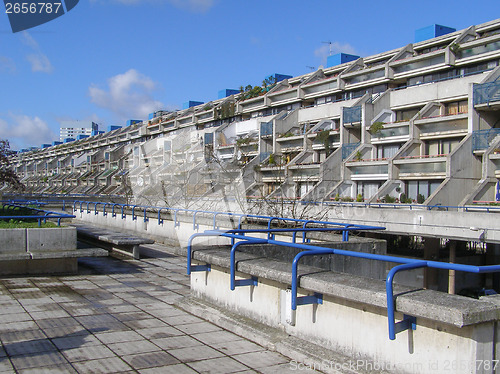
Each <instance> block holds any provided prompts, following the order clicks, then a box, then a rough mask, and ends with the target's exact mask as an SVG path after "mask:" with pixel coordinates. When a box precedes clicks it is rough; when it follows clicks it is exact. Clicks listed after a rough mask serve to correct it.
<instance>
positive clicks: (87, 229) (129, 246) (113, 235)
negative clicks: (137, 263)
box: [72, 223, 155, 260]
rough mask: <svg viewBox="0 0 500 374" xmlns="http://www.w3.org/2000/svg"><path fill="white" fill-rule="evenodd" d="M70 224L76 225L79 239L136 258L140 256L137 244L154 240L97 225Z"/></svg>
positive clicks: (151, 242)
mask: <svg viewBox="0 0 500 374" xmlns="http://www.w3.org/2000/svg"><path fill="white" fill-rule="evenodd" d="M72 226H74V227H76V231H77V237H78V239H79V240H82V241H84V242H89V243H93V244H100V245H104V247H105V248H107V249H110V250H111V251H112V252H113V251H114V252H117V253H120V254H124V255H127V256H132V257H133V258H134V259H136V260H138V259H139V258H140V247H139V246H140V245H141V244H153V243H154V242H155V241H154V240H152V239H147V238H141V237H138V236H135V235H129V234H125V233H121V232H117V231H112V230H110V229H107V228H101V227H97V226H91V225H83V224H76V223H73V224H72Z"/></svg>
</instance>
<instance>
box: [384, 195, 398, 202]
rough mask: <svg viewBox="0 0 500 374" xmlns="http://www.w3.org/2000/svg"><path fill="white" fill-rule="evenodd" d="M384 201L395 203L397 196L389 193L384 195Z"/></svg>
mask: <svg viewBox="0 0 500 374" xmlns="http://www.w3.org/2000/svg"><path fill="white" fill-rule="evenodd" d="M384 202H386V203H395V202H396V198H395V197H393V196H391V195H389V194H387V195H385V196H384Z"/></svg>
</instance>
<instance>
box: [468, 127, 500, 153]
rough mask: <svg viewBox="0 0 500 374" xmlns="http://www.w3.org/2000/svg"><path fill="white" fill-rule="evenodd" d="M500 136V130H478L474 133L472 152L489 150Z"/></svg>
mask: <svg viewBox="0 0 500 374" xmlns="http://www.w3.org/2000/svg"><path fill="white" fill-rule="evenodd" d="M498 135H500V128H493V129H487V130H476V131H474V132H473V133H472V152H474V151H479V150H483V149H488V148H489V147H490V144H491V142H492V141H493V139H495V137H496V136H498Z"/></svg>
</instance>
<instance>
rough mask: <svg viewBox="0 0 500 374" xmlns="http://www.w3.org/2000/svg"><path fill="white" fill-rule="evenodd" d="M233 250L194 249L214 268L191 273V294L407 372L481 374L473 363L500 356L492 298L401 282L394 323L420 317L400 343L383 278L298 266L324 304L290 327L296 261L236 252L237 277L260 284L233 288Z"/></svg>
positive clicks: (303, 282)
mask: <svg viewBox="0 0 500 374" xmlns="http://www.w3.org/2000/svg"><path fill="white" fill-rule="evenodd" d="M229 249H230V247H226V246H219V247H215V246H209V247H206V246H205V247H204V246H202V245H198V246H196V245H195V246H194V248H193V255H192V258H193V261H195V262H197V263H198V264H200V265H203V264H210V269H209V271H195V272H192V273H191V289H192V294H193V296H195V297H199V298H202V299H205V300H208V301H210V302H213V303H215V304H217V305H224V308H226V309H228V310H229V311H231V312H233V313H237V314H238V315H242V316H244V317H247V318H251V319H254V320H256V321H258V322H260V323H264V324H267V325H270V326H272V327H278V328H280V329H283V330H284V331H285V332H286V333H288V334H290V335H293V336H296V337H299V338H302V339H305V340H308V341H311V342H316V343H318V344H320V345H322V346H324V347H327V348H329V349H333V350H335V351H337V352H339V353H342V354H344V355H347V356H349V357H359V358H360V359H363V360H367V361H366V362H377V363H383V364H385V365H391V366H390V367H398V368H399V367H403V366H404V365H406V366H405V369H406V368H408V367H410V366H412V365H413V368H411V367H410V369H409V370H408V372H425V370H419V365H421V364H420V363H421V362H425V363H426V365H428V363H431V364H432V365H438V366H439V367H440V368H445V367H446V365H447V364H450V363H454V364H460V365H462V366H467V365H469V366H470V369H471V370H470V371H467V372H471V373H482V372H483V371H482V370H481V369H480V368H478V367H474V365H475V363H476V362H477V361H478V360H483V361H486V360H489V361H491V362H494V360H495V357H496V356H494V355H493V356H492V352H495V351H496V352H497V353H498V350H499V345H500V344H499V343H500V342H498V338H497V333H496V331H497V329H498V326H497V321H498V320H499V319H500V308H499V306H498V303H495V302H493V300H492V302H488V299H487V298H486V299H484V300H475V299H470V298H466V297H462V296H458V295H449V294H446V293H442V292H437V291H433V290H425V289H415V288H410V287H406V286H401V285H395V287H394V294H395V295H396V296H397V297H396V300H395V308H396V311H397V313H396V318H397V319H399V320H401V319H403V318H404V315H409V316H413V317H416V330H415V331H413V330H412V329H409V330H407V331H404V332H401V333H400V335H398V338H397V339H396V340H389V339H388V334H387V299H386V292H385V291H386V290H385V284H384V282H383V281H378V280H374V279H368V278H364V277H360V276H355V275H351V274H344V273H338V272H332V271H328V270H325V269H322V268H319V267H314V266H310V265H299V278H300V280H299V294H300V295H302V297H311V296H312V295H317V294H321V295H322V299H321V302H320V303H317V304H312V305H302V306H300V307H299V308H298V309H297V313H296V316H293V319H294V320H295V321H294V323H293V324H290V322H289V318H290V298H289V287H290V284H291V280H292V272H291V268H292V264H291V263H290V262H286V261H280V260H277V259H271V258H266V257H262V256H261V255H256V254H252V253H248V252H236V262H237V265H236V270H237V273H236V276H237V278H238V279H245V280H248V279H249V278H251V279H252V280H254V281H255V282H254V283H252V282H245V283H244V286H241V287H237V288H236V289H235V290H234V291H231V290H230V278H229V272H228V269H229V267H230V254H229ZM318 304H321V305H318ZM394 352H397V353H398V354H394ZM457 352H460V354H458V355H457ZM408 363H410V364H408ZM469 366H467V368H469Z"/></svg>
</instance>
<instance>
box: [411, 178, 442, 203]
mask: <svg viewBox="0 0 500 374" xmlns="http://www.w3.org/2000/svg"><path fill="white" fill-rule="evenodd" d="M441 183H442V181H440V180H438V181H434V180H431V181H429V180H420V181H408V182H406V184H405V192H406V195H407V196H408V197H409V198H410V199H413V200H415V201H416V200H417V198H418V195H422V196H423V197H424V198H425V199H427V198H428V197H429V196H430V195H432V194H433V193H434V192H435V191H436V190H437V188H438V187H439V186H440V185H441Z"/></svg>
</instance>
